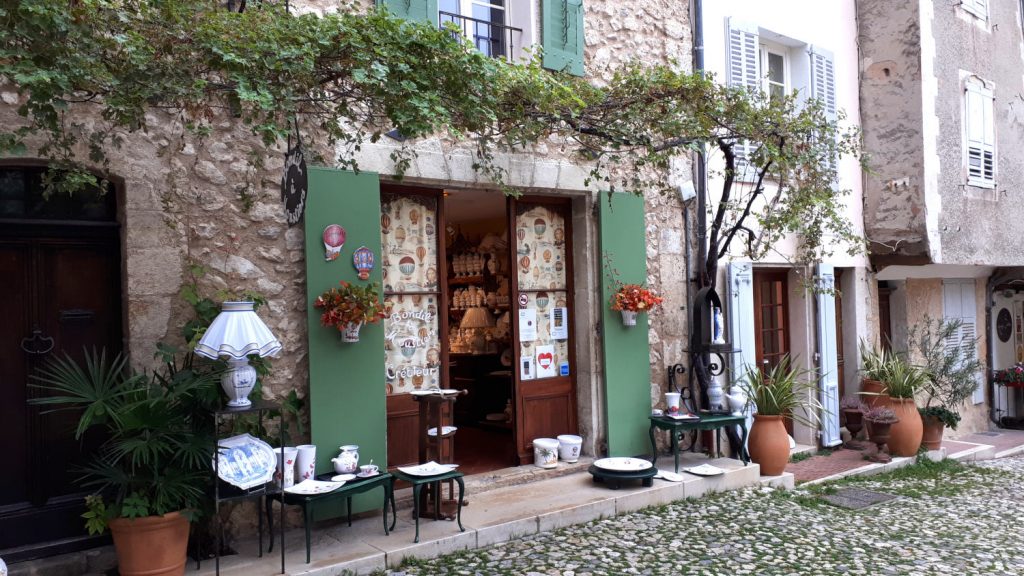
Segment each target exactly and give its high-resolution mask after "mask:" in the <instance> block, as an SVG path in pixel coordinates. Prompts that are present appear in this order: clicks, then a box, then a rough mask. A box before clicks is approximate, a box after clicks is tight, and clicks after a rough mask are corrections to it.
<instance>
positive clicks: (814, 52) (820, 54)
mask: <svg viewBox="0 0 1024 576" xmlns="http://www.w3.org/2000/svg"><path fill="white" fill-rule="evenodd" d="M810 58H811V98H816V99H818V100H821V101H822V102H823V103H824V105H825V114H826V115H828V119H829V120H830V121H832V122H835V120H836V71H835V63H834V62H835V58H834V57H833V56H832V53H831V52H829V51H828V50H825V49H823V48H819V47H817V46H811V50H810Z"/></svg>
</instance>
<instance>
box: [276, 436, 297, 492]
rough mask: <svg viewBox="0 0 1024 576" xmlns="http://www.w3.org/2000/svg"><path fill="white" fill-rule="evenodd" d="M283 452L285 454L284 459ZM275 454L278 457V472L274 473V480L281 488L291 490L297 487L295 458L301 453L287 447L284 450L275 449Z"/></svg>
mask: <svg viewBox="0 0 1024 576" xmlns="http://www.w3.org/2000/svg"><path fill="white" fill-rule="evenodd" d="M282 452H284V457H283V458H282V456H281V453H282ZM274 453H275V454H276V455H277V471H276V472H275V473H274V480H275V481H276V482H277V483H278V484H279V485H280V486H281V488H291V487H292V486H294V485H295V457H296V456H297V455H298V453H299V451H298V450H297V449H295V448H290V447H288V446H285V447H284V448H274Z"/></svg>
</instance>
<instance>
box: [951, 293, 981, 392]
mask: <svg viewBox="0 0 1024 576" xmlns="http://www.w3.org/2000/svg"><path fill="white" fill-rule="evenodd" d="M942 316H943V317H944V318H945V319H946V320H960V328H959V329H958V330H957V331H956V332H955V333H953V334H951V335H950V337H949V338H947V339H946V343H945V344H946V346H945V347H946V350H955V349H956V348H957V347H960V346H963V347H965V348H966V347H969V346H974V339H975V338H977V336H978V328H977V304H976V302H975V295H974V280H945V281H943V283H942ZM975 353H977V350H975ZM983 384H984V382H983V379H982V377H981V375H980V374H979V375H978V386H977V387H976V388H975V389H974V395H973V396H972V398H971V399H972V401H973V402H974V403H975V404H981V403H982V402H984V401H985V388H984V385H983Z"/></svg>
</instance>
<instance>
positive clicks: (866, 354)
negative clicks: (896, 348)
mask: <svg viewBox="0 0 1024 576" xmlns="http://www.w3.org/2000/svg"><path fill="white" fill-rule="evenodd" d="M888 360H889V355H888V354H886V352H885V350H878V349H877V348H875V347H873V346H869V345H868V343H867V342H866V341H865V340H864V339H863V338H862V339H861V341H860V365H861V368H860V373H861V376H862V377H864V378H866V379H868V380H878V381H881V380H883V379H884V375H885V369H886V368H885V366H886V363H887V362H888Z"/></svg>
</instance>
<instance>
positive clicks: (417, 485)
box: [392, 470, 466, 542]
mask: <svg viewBox="0 0 1024 576" xmlns="http://www.w3.org/2000/svg"><path fill="white" fill-rule="evenodd" d="M392 475H394V477H395V478H396V479H398V480H404V481H406V482H408V483H409V484H412V517H413V518H414V519H415V521H416V538H415V539H414V540H413V542H419V541H420V494H421V493H422V491H423V487H424V486H432V487H433V489H434V494H435V497H434V520H438V519H440V518H441V498H439V497H438V496H440V494H441V482H444V481H449V482H450V481H452V480H454V481H455V482H457V483H458V484H459V498H458V501H457V502H458V505H457V511H456V513H455V518H456V519H457V520H458V522H459V531H460V532H465V531H466V529H465V528H463V527H462V496H463V493H464V492H465V490H466V484H465V483H464V482H463V481H462V472H459V471H458V470H452V471H451V472H445V473H444V474H436V475H434V476H413V475H412V474H406V473H404V472H402V471H401V470H395V471H394V472H392Z"/></svg>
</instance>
